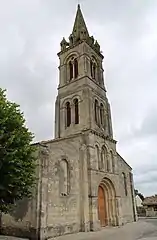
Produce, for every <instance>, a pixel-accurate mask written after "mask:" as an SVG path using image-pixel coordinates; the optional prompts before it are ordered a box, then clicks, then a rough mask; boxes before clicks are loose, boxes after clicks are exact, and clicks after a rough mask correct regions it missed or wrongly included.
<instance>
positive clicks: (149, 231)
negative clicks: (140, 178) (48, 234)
mask: <svg viewBox="0 0 157 240" xmlns="http://www.w3.org/2000/svg"><path fill="white" fill-rule="evenodd" d="M53 239H54V240H73V239H75V240H105V239H106V240H115V239H116V240H157V219H146V218H145V219H139V221H138V222H136V223H128V224H126V225H124V226H123V227H115V228H104V229H103V230H101V231H98V232H88V233H77V234H71V235H66V236H61V237H57V238H53ZM53 239H51V240H53ZM0 240H20V239H19V238H12V237H9V236H8V237H6V236H0ZM21 240H24V239H21Z"/></svg>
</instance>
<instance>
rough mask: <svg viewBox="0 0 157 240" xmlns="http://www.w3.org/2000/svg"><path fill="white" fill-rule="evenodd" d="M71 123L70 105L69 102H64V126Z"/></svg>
mask: <svg viewBox="0 0 157 240" xmlns="http://www.w3.org/2000/svg"><path fill="white" fill-rule="evenodd" d="M70 124H71V107H70V102H67V103H66V126H67V127H69V126H70Z"/></svg>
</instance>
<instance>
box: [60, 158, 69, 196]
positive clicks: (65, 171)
mask: <svg viewBox="0 0 157 240" xmlns="http://www.w3.org/2000/svg"><path fill="white" fill-rule="evenodd" d="M59 170H60V171H59V189H60V195H61V196H67V195H68V192H69V168H68V162H67V160H66V159H63V160H61V162H60V169H59Z"/></svg>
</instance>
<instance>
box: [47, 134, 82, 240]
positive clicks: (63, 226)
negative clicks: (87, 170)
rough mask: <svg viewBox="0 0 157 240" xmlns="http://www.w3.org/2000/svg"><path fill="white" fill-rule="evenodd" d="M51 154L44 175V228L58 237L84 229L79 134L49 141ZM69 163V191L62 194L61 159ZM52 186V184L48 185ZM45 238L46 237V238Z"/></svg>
mask: <svg viewBox="0 0 157 240" xmlns="http://www.w3.org/2000/svg"><path fill="white" fill-rule="evenodd" d="M47 146H48V151H49V157H48V159H47V166H46V168H47V169H46V170H45V173H44V175H43V195H44V200H43V202H42V204H43V210H42V212H43V213H42V222H43V225H42V228H43V231H44V232H45V234H44V235H45V236H46V235H47V237H54V236H59V235H63V234H67V233H73V232H78V231H79V230H80V211H79V207H80V205H79V204H80V199H79V194H80V188H79V187H80V184H79V147H80V139H79V137H75V138H74V137H73V138H64V139H62V140H61V139H60V140H55V141H52V142H50V143H47ZM62 160H66V161H67V163H68V177H69V179H68V192H67V194H65V196H64V195H62V192H61V191H60V188H61V186H60V180H61V177H62V174H63V173H61V172H60V171H61V167H60V164H61V161H62ZM46 186H48V187H46ZM44 201H45V202H44ZM43 239H44V238H43Z"/></svg>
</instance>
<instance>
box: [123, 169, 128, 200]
mask: <svg viewBox="0 0 157 240" xmlns="http://www.w3.org/2000/svg"><path fill="white" fill-rule="evenodd" d="M122 178H123V184H124V192H125V196H127V195H128V190H127V182H126V175H125V173H124V172H122Z"/></svg>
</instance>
